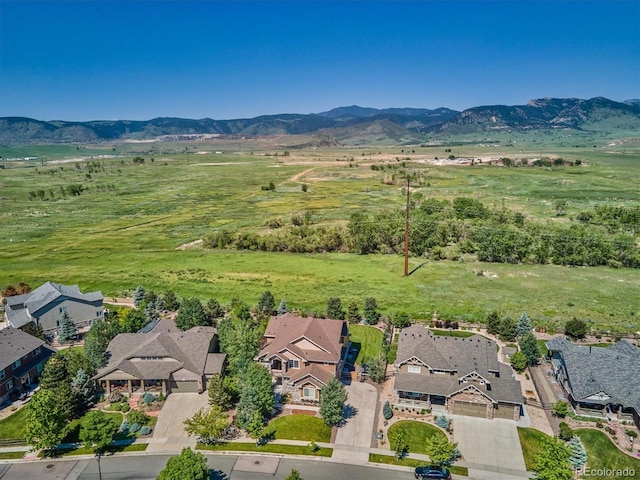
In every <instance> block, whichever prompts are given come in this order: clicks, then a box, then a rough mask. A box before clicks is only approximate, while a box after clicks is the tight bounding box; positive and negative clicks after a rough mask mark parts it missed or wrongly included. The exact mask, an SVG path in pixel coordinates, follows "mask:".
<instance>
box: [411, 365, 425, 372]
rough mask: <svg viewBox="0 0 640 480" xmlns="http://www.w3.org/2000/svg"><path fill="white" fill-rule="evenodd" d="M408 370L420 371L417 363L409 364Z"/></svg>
mask: <svg viewBox="0 0 640 480" xmlns="http://www.w3.org/2000/svg"><path fill="white" fill-rule="evenodd" d="M408 371H409V373H420V372H421V371H422V369H421V368H420V366H419V365H409V368H408Z"/></svg>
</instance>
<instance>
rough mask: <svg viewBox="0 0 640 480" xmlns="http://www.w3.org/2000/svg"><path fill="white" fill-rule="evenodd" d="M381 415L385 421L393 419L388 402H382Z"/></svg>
mask: <svg viewBox="0 0 640 480" xmlns="http://www.w3.org/2000/svg"><path fill="white" fill-rule="evenodd" d="M382 415H383V416H384V418H385V420H389V419H390V418H391V417H393V410H392V409H391V404H390V403H389V400H387V401H386V402H384V406H383V407H382Z"/></svg>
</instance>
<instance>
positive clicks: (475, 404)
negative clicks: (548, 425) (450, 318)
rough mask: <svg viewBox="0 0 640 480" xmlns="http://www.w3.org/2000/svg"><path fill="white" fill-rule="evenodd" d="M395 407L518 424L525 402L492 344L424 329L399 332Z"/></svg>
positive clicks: (406, 329)
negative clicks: (501, 420)
mask: <svg viewBox="0 0 640 480" xmlns="http://www.w3.org/2000/svg"><path fill="white" fill-rule="evenodd" d="M395 368H396V376H395V384H394V390H395V393H396V404H397V405H399V406H406V407H419V408H434V409H442V410H446V411H448V412H449V413H455V414H460V415H469V416H474V417H483V418H489V419H492V418H507V419H511V420H518V419H519V418H520V415H521V414H522V408H523V398H522V390H521V387H520V382H519V381H517V380H516V379H515V376H514V374H513V370H512V369H511V366H509V365H507V364H505V363H502V362H500V361H498V356H497V348H496V343H495V342H494V341H492V340H489V339H488V338H486V337H483V336H481V335H473V336H471V337H468V338H460V337H450V336H443V335H434V334H433V332H431V330H429V329H428V328H426V327H425V326H423V325H412V326H411V327H409V328H405V329H404V330H402V333H401V334H400V338H399V342H398V355H397V358H396V363H395Z"/></svg>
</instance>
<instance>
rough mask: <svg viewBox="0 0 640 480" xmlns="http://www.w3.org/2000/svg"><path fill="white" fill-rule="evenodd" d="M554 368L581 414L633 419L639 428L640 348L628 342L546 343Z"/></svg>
mask: <svg viewBox="0 0 640 480" xmlns="http://www.w3.org/2000/svg"><path fill="white" fill-rule="evenodd" d="M547 348H548V349H549V356H550V357H551V361H552V365H553V369H554V372H555V375H556V378H557V379H558V382H559V383H560V384H561V385H562V388H563V389H564V391H565V393H566V395H567V398H568V399H569V401H570V402H571V405H572V407H573V409H574V410H575V412H576V413H577V414H578V415H585V416H591V417H603V418H611V419H618V420H628V421H631V420H633V421H634V422H635V423H636V425H639V426H640V384H639V383H638V382H637V381H635V380H634V379H637V378H638V372H640V349H639V348H638V347H636V346H635V345H633V344H632V343H630V342H628V341H626V340H620V341H619V342H616V343H614V344H613V345H611V346H610V347H593V346H589V345H575V344H573V343H571V342H569V341H568V340H567V339H566V338H565V337H555V338H553V339H551V340H549V341H548V342H547Z"/></svg>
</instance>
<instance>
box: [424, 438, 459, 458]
mask: <svg viewBox="0 0 640 480" xmlns="http://www.w3.org/2000/svg"><path fill="white" fill-rule="evenodd" d="M457 446H458V444H457V443H452V442H450V441H449V440H448V439H447V437H445V436H443V435H432V436H431V437H429V438H427V440H426V441H425V446H424V451H425V453H426V454H427V455H429V458H430V459H431V462H432V463H435V464H436V465H444V464H445V463H448V462H449V461H451V459H452V458H453V456H454V454H455V451H456V448H457Z"/></svg>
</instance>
